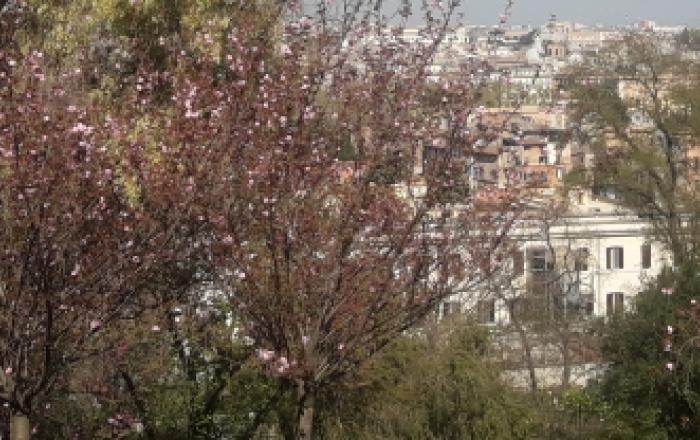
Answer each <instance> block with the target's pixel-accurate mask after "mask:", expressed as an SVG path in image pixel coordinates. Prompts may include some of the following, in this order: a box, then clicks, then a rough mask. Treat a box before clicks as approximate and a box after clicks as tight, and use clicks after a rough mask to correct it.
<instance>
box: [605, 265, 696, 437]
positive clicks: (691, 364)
mask: <svg viewBox="0 0 700 440" xmlns="http://www.w3.org/2000/svg"><path fill="white" fill-rule="evenodd" d="M698 281H699V278H698V275H697V273H696V271H695V268H694V267H684V268H682V269H679V270H677V271H676V272H671V271H667V272H665V273H663V274H662V275H661V276H660V277H659V278H658V279H657V280H655V281H654V282H653V283H651V284H650V285H649V287H648V288H647V289H646V290H645V291H644V292H642V293H641V294H640V295H639V296H638V297H637V299H636V303H635V308H634V311H632V312H630V313H628V314H626V315H623V316H619V317H616V319H614V320H613V321H612V322H611V323H610V325H609V326H608V327H607V328H606V329H605V331H604V334H603V353H604V356H605V359H606V360H607V362H608V363H609V367H608V370H607V372H606V374H605V376H604V378H603V379H602V381H601V384H600V393H601V396H602V397H603V398H604V400H605V401H606V402H608V404H609V405H610V407H611V408H613V409H614V411H615V412H616V414H617V415H618V416H619V418H618V421H619V422H620V425H621V426H624V429H623V430H622V431H623V432H626V436H622V437H620V438H650V439H652V438H653V439H655V438H669V439H694V438H698V436H700V413H699V412H698V411H699V410H700V393H699V391H698V390H700V360H699V359H698V358H697V351H698V348H699V347H700V345H699V344H698V338H697V336H698V326H697V322H696V321H695V320H694V319H693V314H692V313H690V312H691V311H692V310H693V307H694V305H695V304H697V301H698V300H699V299H700V289H699V288H698V286H699V285H700V284H698Z"/></svg>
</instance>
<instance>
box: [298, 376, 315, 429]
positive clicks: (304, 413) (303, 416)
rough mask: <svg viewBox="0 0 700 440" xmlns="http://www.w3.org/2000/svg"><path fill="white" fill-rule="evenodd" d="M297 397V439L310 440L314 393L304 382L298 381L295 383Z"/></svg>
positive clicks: (312, 425) (312, 424) (312, 423)
mask: <svg viewBox="0 0 700 440" xmlns="http://www.w3.org/2000/svg"><path fill="white" fill-rule="evenodd" d="M297 397H298V402H299V403H298V404H299V407H298V408H299V410H298V411H299V413H298V422H297V425H298V426H297V438H298V439H299V440H311V438H312V435H313V427H314V404H315V400H316V393H315V391H314V389H313V388H312V387H309V386H308V384H307V383H306V382H305V381H303V380H300V381H299V382H298V383H297Z"/></svg>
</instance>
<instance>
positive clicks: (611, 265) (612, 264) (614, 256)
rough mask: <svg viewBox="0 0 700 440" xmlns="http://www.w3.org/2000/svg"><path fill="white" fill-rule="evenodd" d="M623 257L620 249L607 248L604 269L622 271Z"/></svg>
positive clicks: (623, 265)
mask: <svg viewBox="0 0 700 440" xmlns="http://www.w3.org/2000/svg"><path fill="white" fill-rule="evenodd" d="M624 257H625V255H624V251H623V249H622V247H619V246H618V247H609V248H607V249H606V252H605V261H606V265H605V267H606V268H608V269H624V267H625V258H624Z"/></svg>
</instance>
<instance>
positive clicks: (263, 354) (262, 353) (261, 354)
mask: <svg viewBox="0 0 700 440" xmlns="http://www.w3.org/2000/svg"><path fill="white" fill-rule="evenodd" d="M255 355H256V356H257V357H258V359H260V360H261V361H264V362H268V361H271V360H272V359H274V358H275V352H274V351H272V350H265V349H264V348H259V349H257V350H256V352H255Z"/></svg>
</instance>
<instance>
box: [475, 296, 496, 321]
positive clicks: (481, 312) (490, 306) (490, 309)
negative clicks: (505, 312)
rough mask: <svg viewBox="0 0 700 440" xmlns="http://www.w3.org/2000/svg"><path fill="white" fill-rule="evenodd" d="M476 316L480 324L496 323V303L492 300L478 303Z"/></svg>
mask: <svg viewBox="0 0 700 440" xmlns="http://www.w3.org/2000/svg"><path fill="white" fill-rule="evenodd" d="M477 314H478V316H477V319H478V320H479V322H480V323H482V324H488V323H492V322H496V302H495V301H494V300H492V299H486V300H481V301H479V303H478V304H477Z"/></svg>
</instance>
